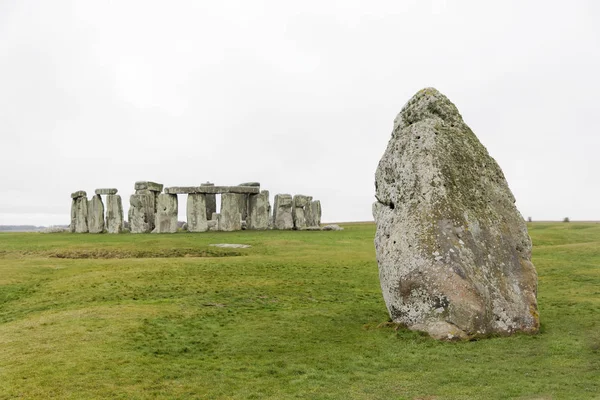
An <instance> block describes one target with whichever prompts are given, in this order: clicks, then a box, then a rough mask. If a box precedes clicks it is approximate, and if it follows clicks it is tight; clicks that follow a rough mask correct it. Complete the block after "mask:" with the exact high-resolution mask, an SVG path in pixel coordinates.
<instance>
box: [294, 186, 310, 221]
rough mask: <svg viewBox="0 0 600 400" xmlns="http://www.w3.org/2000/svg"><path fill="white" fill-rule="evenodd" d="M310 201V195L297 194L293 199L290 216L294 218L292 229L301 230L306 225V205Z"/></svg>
mask: <svg viewBox="0 0 600 400" xmlns="http://www.w3.org/2000/svg"><path fill="white" fill-rule="evenodd" d="M311 201H312V197H310V196H304V195H302V194H297V195H295V196H294V199H293V206H292V218H293V220H294V229H296V230H303V229H306V228H307V227H308V225H307V224H306V210H305V209H306V207H307V206H308V205H309V204H310V202H311ZM309 213H310V211H309Z"/></svg>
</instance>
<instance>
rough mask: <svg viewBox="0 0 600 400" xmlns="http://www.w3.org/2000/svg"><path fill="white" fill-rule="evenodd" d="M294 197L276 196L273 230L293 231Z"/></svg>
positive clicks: (288, 195)
mask: <svg viewBox="0 0 600 400" xmlns="http://www.w3.org/2000/svg"><path fill="white" fill-rule="evenodd" d="M293 228H294V219H293V217H292V195H290V194H276V195H275V200H274V201H273V229H282V230H284V229H293Z"/></svg>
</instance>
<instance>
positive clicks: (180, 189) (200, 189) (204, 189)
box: [165, 186, 260, 194]
mask: <svg viewBox="0 0 600 400" xmlns="http://www.w3.org/2000/svg"><path fill="white" fill-rule="evenodd" d="M165 193H168V194H190V193H203V194H224V193H237V194H251V193H260V188H259V187H256V186H172V187H168V188H165Z"/></svg>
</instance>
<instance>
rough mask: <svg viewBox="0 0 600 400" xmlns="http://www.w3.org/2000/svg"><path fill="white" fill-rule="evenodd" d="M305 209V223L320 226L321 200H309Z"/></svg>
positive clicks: (310, 225)
mask: <svg viewBox="0 0 600 400" xmlns="http://www.w3.org/2000/svg"><path fill="white" fill-rule="evenodd" d="M305 211H306V214H307V218H306V224H307V225H308V226H309V227H319V226H321V202H320V201H319V200H313V201H311V202H310V204H309V205H308V206H307V207H306V209H305ZM309 218H310V219H309Z"/></svg>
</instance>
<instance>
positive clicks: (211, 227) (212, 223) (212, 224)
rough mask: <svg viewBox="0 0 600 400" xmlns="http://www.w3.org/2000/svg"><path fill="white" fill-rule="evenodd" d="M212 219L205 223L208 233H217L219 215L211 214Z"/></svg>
mask: <svg viewBox="0 0 600 400" xmlns="http://www.w3.org/2000/svg"><path fill="white" fill-rule="evenodd" d="M213 216H214V219H210V220H209V221H208V223H207V225H208V231H209V232H213V231H218V230H219V214H217V213H213Z"/></svg>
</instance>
